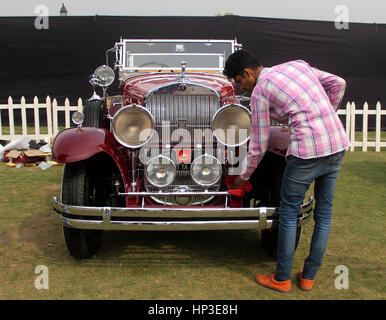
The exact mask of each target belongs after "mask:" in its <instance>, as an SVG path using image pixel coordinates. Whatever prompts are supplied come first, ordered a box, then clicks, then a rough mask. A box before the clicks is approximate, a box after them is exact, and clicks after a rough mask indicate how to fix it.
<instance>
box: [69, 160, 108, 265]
mask: <svg viewBox="0 0 386 320" xmlns="http://www.w3.org/2000/svg"><path fill="white" fill-rule="evenodd" d="M62 202H63V203H65V204H72V205H90V206H92V205H94V204H95V187H94V185H93V182H92V178H91V175H89V171H88V169H87V166H86V162H84V161H82V162H75V163H68V164H66V165H65V168H64V173H63V185H62ZM63 234H64V239H65V241H66V245H67V248H68V251H69V252H70V254H71V255H72V256H73V257H74V258H77V259H87V258H91V257H92V256H93V255H94V254H96V253H97V252H98V250H99V249H100V247H101V244H102V237H103V231H102V230H83V229H74V228H69V227H66V226H63Z"/></svg>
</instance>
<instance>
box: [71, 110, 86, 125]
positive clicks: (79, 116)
mask: <svg viewBox="0 0 386 320" xmlns="http://www.w3.org/2000/svg"><path fill="white" fill-rule="evenodd" d="M71 119H72V122H73V123H75V124H76V125H77V126H80V125H81V124H82V123H83V121H84V115H83V113H82V112H80V111H75V112H74V113H73V114H72V116H71Z"/></svg>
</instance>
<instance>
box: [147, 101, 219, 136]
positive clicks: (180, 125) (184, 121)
mask: <svg viewBox="0 0 386 320" xmlns="http://www.w3.org/2000/svg"><path fill="white" fill-rule="evenodd" d="M219 106H220V102H219V99H218V97H217V95H215V94H210V95H208V94H206V95H198V94H196V95H186V94H185V95H179V94H152V95H150V96H149V97H148V98H147V99H146V109H147V110H148V111H149V112H150V113H151V114H152V115H153V117H154V119H155V121H156V130H157V132H158V136H159V138H160V139H161V138H162V131H163V130H164V129H165V128H168V130H170V133H171V134H172V133H173V131H174V130H176V129H186V130H188V132H189V134H190V137H191V142H193V143H202V138H200V139H199V141H195V140H197V137H195V136H194V130H195V129H202V130H203V131H201V132H202V133H203V135H202V136H203V137H205V139H209V140H205V141H213V139H214V138H213V135H212V133H211V130H210V129H211V121H212V118H213V116H214V114H215V113H216V111H217V110H218V109H219ZM200 137H201V135H200ZM171 138H173V135H172V136H171ZM172 142H177V141H172Z"/></svg>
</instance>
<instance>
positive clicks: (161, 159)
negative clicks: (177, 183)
mask: <svg viewBox="0 0 386 320" xmlns="http://www.w3.org/2000/svg"><path fill="white" fill-rule="evenodd" d="M145 174H146V178H147V180H149V182H150V183H151V184H152V185H154V186H156V187H166V186H168V185H169V184H171V183H172V182H173V181H174V178H175V177H176V166H175V164H174V163H173V161H172V160H171V159H169V158H168V157H165V156H162V155H159V156H156V157H154V158H152V159H151V160H150V161H149V162H148V163H147V165H146V168H145Z"/></svg>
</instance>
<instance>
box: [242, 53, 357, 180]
mask: <svg viewBox="0 0 386 320" xmlns="http://www.w3.org/2000/svg"><path fill="white" fill-rule="evenodd" d="M345 89H346V82H345V81H344V79H342V78H340V77H338V76H335V75H333V74H330V73H327V72H324V71H320V70H318V69H316V68H312V67H310V65H309V64H308V63H306V62H305V61H302V60H296V61H290V62H287V63H283V64H280V65H277V66H273V67H271V68H263V69H262V70H261V71H260V74H259V77H258V79H257V82H256V86H255V88H254V89H253V92H252V96H251V112H252V128H251V138H250V142H249V148H248V153H247V156H246V157H245V158H244V160H243V162H242V166H241V169H242V171H241V179H243V180H248V179H249V177H250V176H251V175H252V173H253V172H254V170H255V169H256V168H257V166H258V164H259V162H260V161H261V159H262V158H263V156H264V153H265V151H266V150H267V146H268V139H269V132H270V118H272V119H273V120H275V121H277V122H279V123H282V124H287V125H288V126H289V130H290V143H289V146H288V149H287V156H289V155H293V156H295V157H299V158H302V159H311V158H318V157H324V156H327V155H331V154H334V153H337V152H339V151H342V150H344V149H346V148H347V147H348V146H349V145H350V143H349V140H348V138H347V136H346V133H345V130H344V127H343V125H342V122H341V121H340V119H339V117H338V115H337V114H336V110H337V109H338V107H339V104H340V103H341V102H342V99H343V95H344V92H345Z"/></svg>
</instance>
